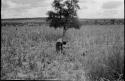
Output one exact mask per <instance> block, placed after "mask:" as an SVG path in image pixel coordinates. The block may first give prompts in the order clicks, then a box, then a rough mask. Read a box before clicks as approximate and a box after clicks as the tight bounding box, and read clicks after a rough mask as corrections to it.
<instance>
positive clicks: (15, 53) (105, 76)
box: [1, 25, 124, 81]
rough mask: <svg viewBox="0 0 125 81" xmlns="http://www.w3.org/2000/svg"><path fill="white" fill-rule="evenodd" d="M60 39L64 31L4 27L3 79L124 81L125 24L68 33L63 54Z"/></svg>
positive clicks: (86, 27)
mask: <svg viewBox="0 0 125 81" xmlns="http://www.w3.org/2000/svg"><path fill="white" fill-rule="evenodd" d="M61 36H62V29H57V30H55V29H53V28H49V27H46V26H44V25H43V27H40V26H37V27H33V26H31V27H26V26H24V27H20V28H19V27H17V28H16V27H2V33H1V37H2V38H1V44H2V47H1V66H2V68H1V79H2V80H5V79H11V80H12V79H27V80H30V79H31V80H33V79H37V80H42V79H63V80H74V81H105V80H107V81H122V80H123V75H124V28H123V25H115V26H114V25H106V26H98V25H97V26H83V27H82V28H81V29H80V30H75V29H70V30H68V31H67V33H66V37H65V38H66V39H67V40H69V42H68V44H69V48H66V49H64V51H65V54H64V55H63V54H57V53H56V52H55V42H56V40H57V39H58V38H60V37H61ZM83 53H84V54H85V55H83Z"/></svg>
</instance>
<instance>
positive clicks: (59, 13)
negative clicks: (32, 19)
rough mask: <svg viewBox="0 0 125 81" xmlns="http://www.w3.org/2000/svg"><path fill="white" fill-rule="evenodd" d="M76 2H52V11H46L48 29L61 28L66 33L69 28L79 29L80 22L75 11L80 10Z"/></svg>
mask: <svg viewBox="0 0 125 81" xmlns="http://www.w3.org/2000/svg"><path fill="white" fill-rule="evenodd" d="M78 2H79V1H78V0H54V1H53V3H52V7H53V8H54V10H53V11H48V13H47V14H48V17H47V21H49V25H50V27H54V28H55V29H56V28H63V29H64V31H66V30H67V29H69V28H76V29H79V28H80V22H79V19H78V17H77V10H78V9H80V7H79V5H78Z"/></svg>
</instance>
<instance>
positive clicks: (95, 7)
mask: <svg viewBox="0 0 125 81" xmlns="http://www.w3.org/2000/svg"><path fill="white" fill-rule="evenodd" d="M52 1H53V0H2V10H1V14H2V18H16V17H45V16H47V15H46V13H47V11H48V10H50V9H52V6H51V3H52ZM111 1H113V2H114V1H116V2H117V1H118V2H124V0H79V5H80V7H81V9H80V10H78V16H79V17H80V18H112V17H113V18H116V17H120V18H123V17H124V3H122V4H121V5H119V4H118V3H115V4H113V6H112V5H110V4H109V2H111ZM106 3H107V4H109V6H107V5H105V4H106ZM117 4H118V7H116V6H117ZM104 5H105V6H104ZM107 7H108V9H106V8H107ZM109 7H110V9H109ZM112 7H113V8H112Z"/></svg>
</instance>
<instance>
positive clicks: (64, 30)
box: [63, 27, 67, 38]
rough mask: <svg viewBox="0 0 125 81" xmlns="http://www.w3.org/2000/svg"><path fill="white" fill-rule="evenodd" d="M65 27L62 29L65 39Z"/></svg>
mask: <svg viewBox="0 0 125 81" xmlns="http://www.w3.org/2000/svg"><path fill="white" fill-rule="evenodd" d="M66 30H67V29H66V27H64V28H63V38H64V37H65V34H66Z"/></svg>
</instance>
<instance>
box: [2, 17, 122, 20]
mask: <svg viewBox="0 0 125 81" xmlns="http://www.w3.org/2000/svg"><path fill="white" fill-rule="evenodd" d="M36 18H37V19H38V18H47V17H20V18H1V20H4V19H36ZM79 19H124V18H79Z"/></svg>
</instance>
